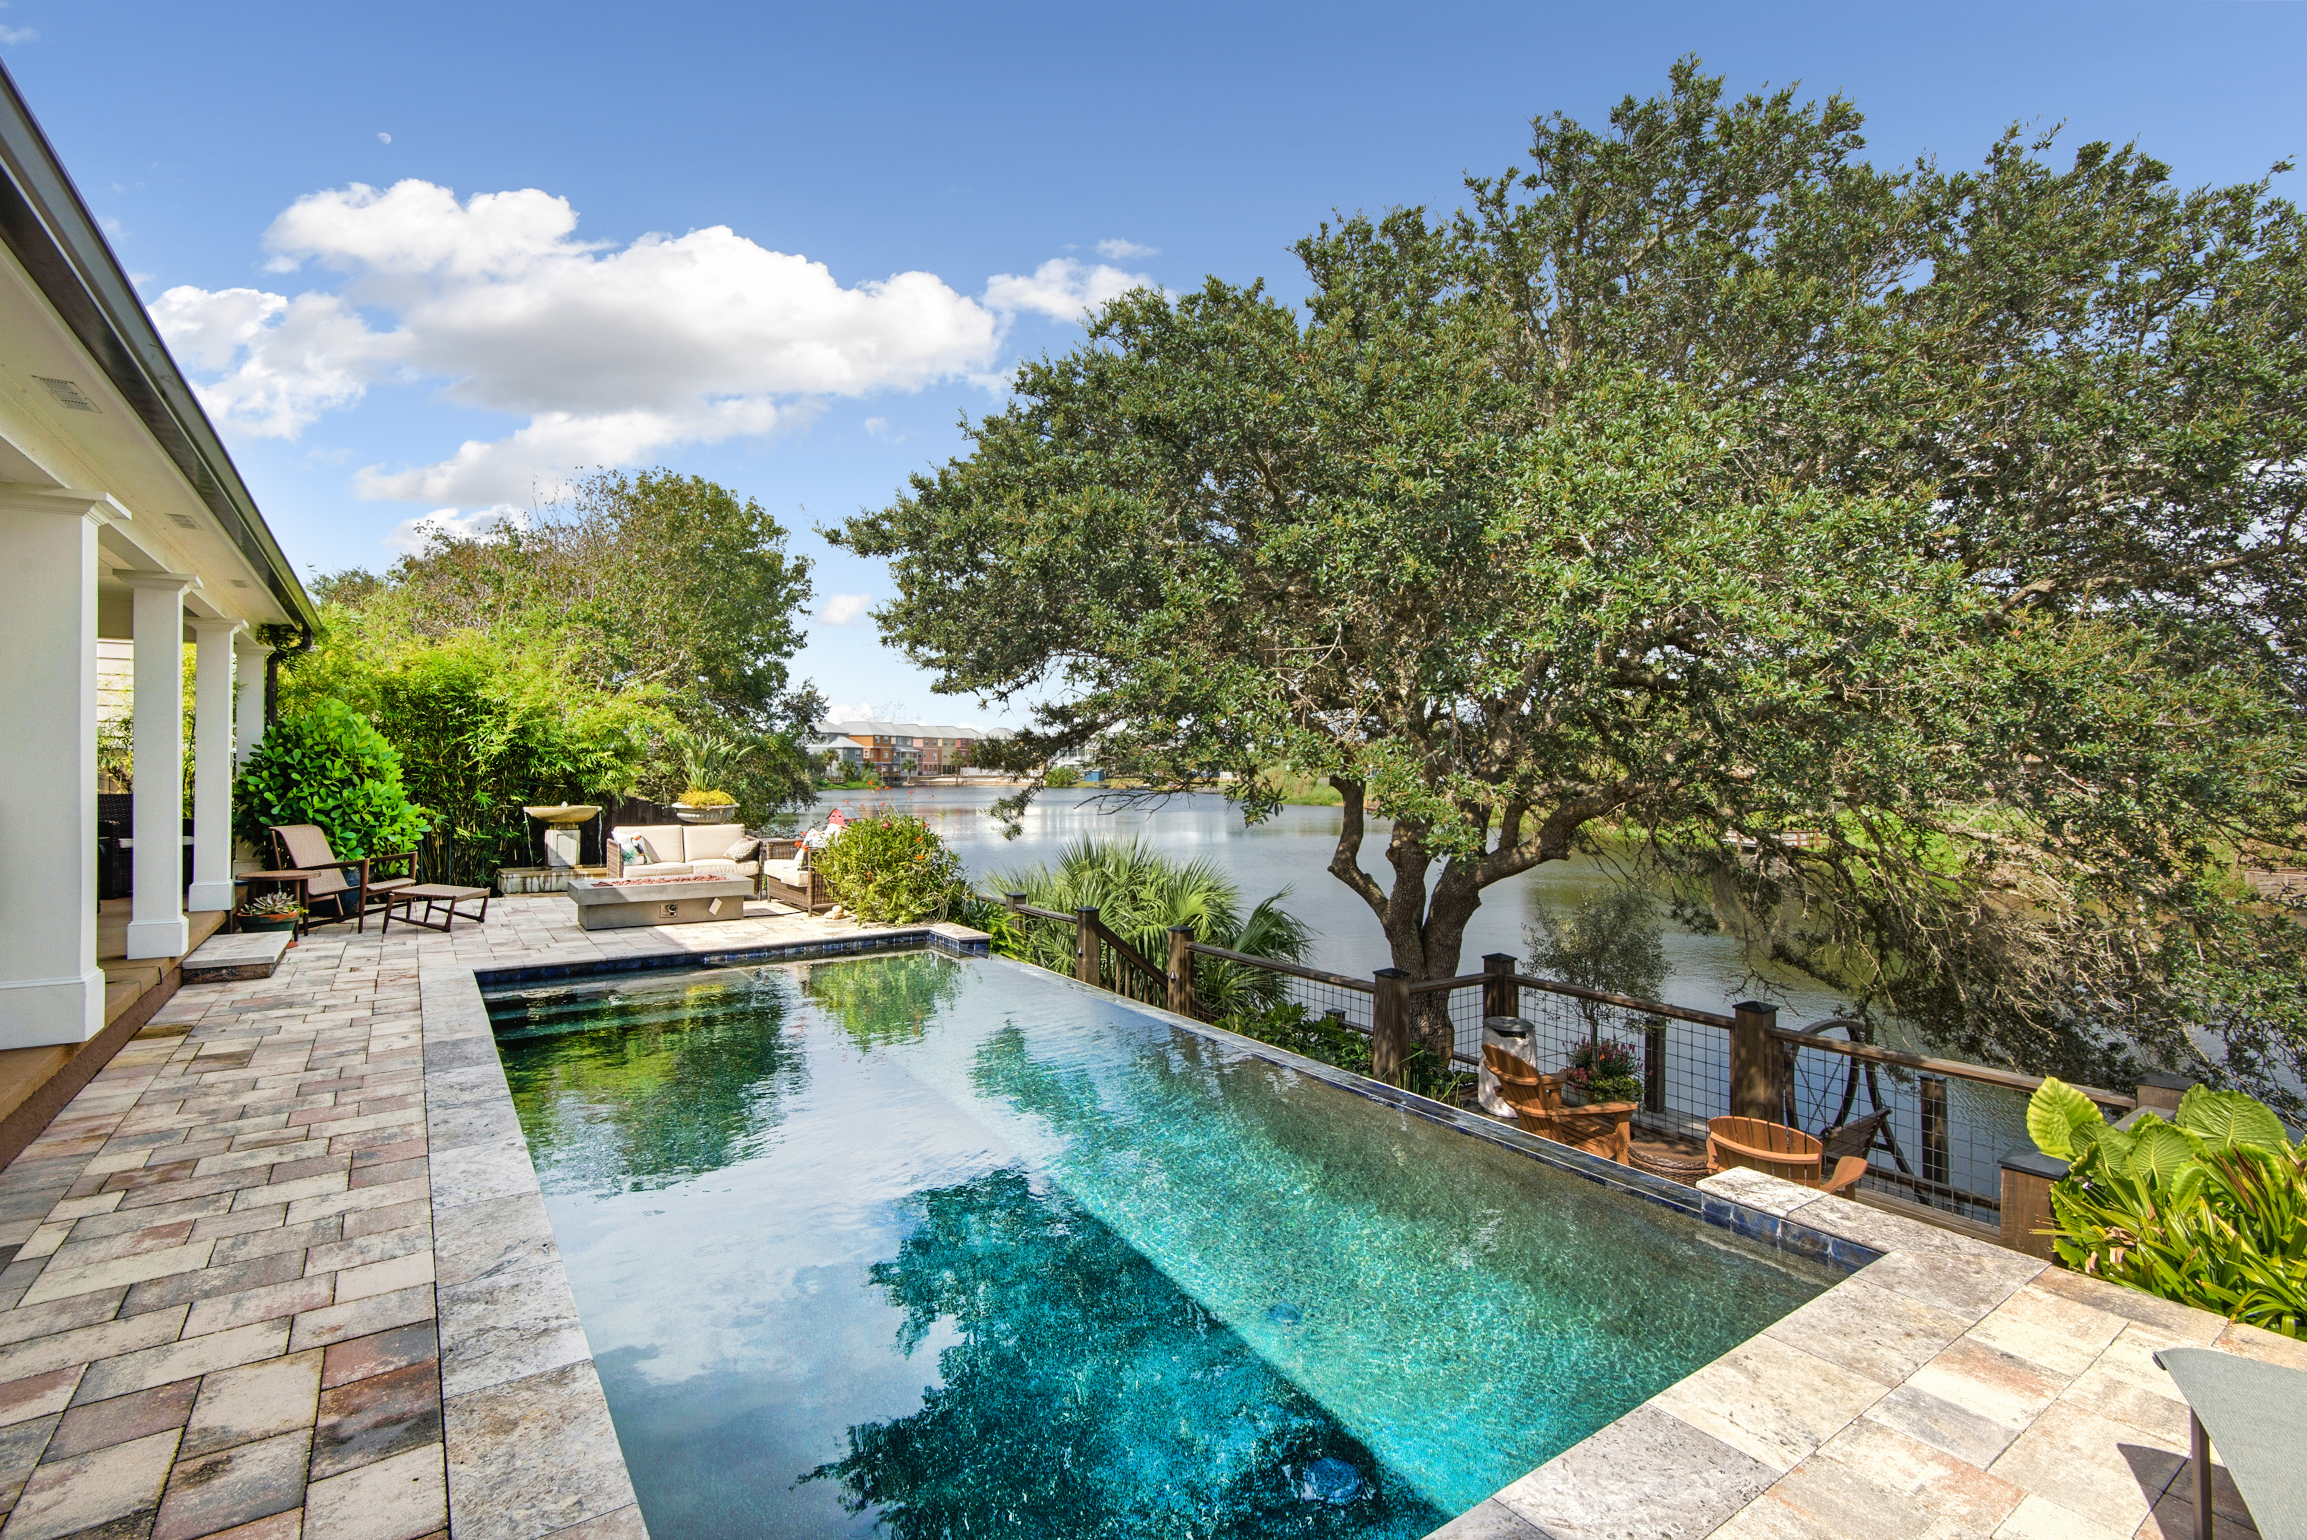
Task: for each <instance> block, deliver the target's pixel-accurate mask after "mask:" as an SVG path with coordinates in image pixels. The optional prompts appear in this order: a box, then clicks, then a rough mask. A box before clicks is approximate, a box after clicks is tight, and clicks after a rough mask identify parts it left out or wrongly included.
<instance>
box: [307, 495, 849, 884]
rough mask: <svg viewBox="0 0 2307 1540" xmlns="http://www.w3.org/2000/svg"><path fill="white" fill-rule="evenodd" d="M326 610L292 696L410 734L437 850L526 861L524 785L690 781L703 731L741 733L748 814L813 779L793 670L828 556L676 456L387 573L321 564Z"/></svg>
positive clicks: (559, 796)
mask: <svg viewBox="0 0 2307 1540" xmlns="http://www.w3.org/2000/svg"><path fill="white" fill-rule="evenodd" d="M313 590H314V594H315V596H316V597H317V598H318V599H319V600H320V601H321V621H322V625H321V631H320V634H319V637H318V638H317V640H316V642H315V645H314V646H313V648H312V649H311V650H310V651H309V652H306V653H303V654H301V655H297V656H293V657H290V658H288V659H287V660H285V666H284V668H283V670H282V673H281V691H280V709H281V711H282V712H283V713H284V714H294V713H297V712H299V711H301V710H304V709H305V708H307V707H309V706H311V705H313V704H314V703H316V702H320V701H323V700H338V701H342V702H344V703H345V704H346V705H348V706H350V707H351V708H352V709H353V710H354V711H356V712H358V713H359V714H360V715H361V716H363V717H365V718H366V719H367V720H368V721H370V722H372V723H373V724H374V725H375V726H376V728H377V730H378V731H379V732H381V733H382V734H383V736H384V738H385V739H386V740H387V741H388V742H389V743H391V744H392V746H393V747H394V748H395V749H397V750H398V751H399V754H400V759H401V773H402V779H403V781H404V783H405V785H406V787H407V790H408V794H409V796H410V798H411V799H413V800H414V801H415V802H416V803H417V804H419V805H420V806H421V807H422V808H424V809H425V810H426V813H427V814H428V816H429V818H430V820H431V833H430V834H429V835H428V836H427V847H426V848H427V853H428V857H429V861H428V864H431V865H433V869H435V870H440V869H442V868H443V867H447V868H449V869H453V871H454V872H455V874H456V876H457V878H458V879H459V880H469V881H474V882H485V881H487V880H488V879H489V877H490V876H491V875H492V874H493V873H494V871H495V869H496V868H497V867H499V866H504V865H517V864H521V863H522V862H523V860H524V859H525V853H526V852H527V850H528V842H529V834H530V828H529V824H528V821H527V819H526V818H525V816H524V815H523V814H522V812H521V809H522V808H523V807H524V806H528V805H535V804H540V803H557V802H563V801H572V802H574V801H587V800H592V799H596V798H599V797H602V796H604V795H619V794H626V793H634V794H639V795H643V796H649V797H653V798H656V799H659V800H664V801H670V800H672V798H673V797H674V796H675V795H677V794H678V793H679V792H680V791H681V790H682V789H683V785H682V783H683V781H684V776H683V773H682V771H683V764H682V760H683V750H684V747H685V746H688V745H692V744H693V743H694V742H695V741H697V738H698V736H699V735H707V736H709V737H710V738H712V739H714V740H727V742H728V747H729V753H728V762H729V764H730V769H729V770H728V771H727V776H728V779H729V781H730V784H729V785H727V786H725V787H720V788H716V789H720V790H726V791H728V792H729V793H730V794H731V795H733V796H734V797H735V798H736V799H737V804H738V811H739V815H740V816H741V817H743V818H745V819H747V820H748V821H758V820H760V819H762V818H765V817H767V816H768V815H769V814H770V813H772V812H774V811H776V810H778V809H779V808H782V807H786V806H790V805H792V804H794V803H796V802H799V801H805V800H806V799H807V798H808V796H809V795H810V766H809V764H808V760H807V757H806V752H805V748H804V745H805V744H806V742H807V737H808V733H809V730H810V725H811V723H812V722H813V721H814V720H815V718H816V717H817V716H818V715H819V714H820V712H821V710H822V702H821V701H820V700H819V698H818V697H817V696H816V694H815V692H813V691H812V690H810V689H809V688H808V687H806V686H805V685H803V686H797V685H795V684H794V683H793V681H792V680H791V678H790V676H789V673H788V670H787V667H786V664H787V660H788V659H790V658H791V657H792V655H793V653H794V652H795V651H796V650H798V648H799V647H800V645H801V633H800V630H799V625H798V622H799V616H800V613H801V612H802V610H803V608H804V607H805V606H806V605H807V603H808V600H809V595H810V585H809V563H808V561H807V560H806V559H805V558H803V557H799V556H795V555H793V554H791V553H790V552H788V551H787V550H786V531H785V530H784V528H783V527H782V526H780V525H779V524H778V523H777V522H776V520H774V519H773V518H771V517H770V516H769V514H768V513H767V512H766V511H765V510H763V509H762V507H761V505H760V504H759V503H757V502H755V501H753V500H752V499H750V498H740V497H739V496H738V495H737V494H735V493H733V492H731V491H729V490H728V489H727V488H725V487H721V486H718V485H716V484H715V483H713V482H710V481H707V480H705V479H703V478H702V477H697V476H686V475H681V474H677V473H675V472H672V471H669V470H648V471H641V472H638V473H632V474H628V473H624V472H612V471H602V472H596V473H594V474H591V475H588V476H585V477H582V478H580V479H579V480H578V481H577V482H576V483H575V484H574V486H573V487H572V489H571V490H570V491H569V493H568V494H567V495H566V496H565V497H564V498H563V499H561V500H560V501H558V502H556V503H553V504H551V505H548V506H547V507H545V508H543V509H541V510H540V511H539V512H538V513H537V515H536V516H535V517H533V518H531V519H529V520H528V521H526V522H525V523H522V524H517V525H512V526H509V527H507V528H505V529H503V530H501V531H498V532H495V533H492V534H490V535H488V536H485V537H470V536H459V535H454V534H449V533H445V532H436V533H435V534H433V535H432V536H431V538H430V539H429V540H428V542H427V543H426V545H425V546H424V547H423V548H422V549H421V550H418V551H415V552H413V553H411V554H409V555H407V556H404V557H403V558H401V559H400V560H399V561H397V562H395V563H394V564H393V565H392V566H391V567H389V568H387V569H386V570H385V571H383V572H381V573H376V572H370V571H367V570H364V569H358V568H355V569H351V570H347V571H343V572H338V573H334V574H331V575H328V576H325V577H322V578H320V579H319V580H317V581H316V582H315V583H314V585H313Z"/></svg>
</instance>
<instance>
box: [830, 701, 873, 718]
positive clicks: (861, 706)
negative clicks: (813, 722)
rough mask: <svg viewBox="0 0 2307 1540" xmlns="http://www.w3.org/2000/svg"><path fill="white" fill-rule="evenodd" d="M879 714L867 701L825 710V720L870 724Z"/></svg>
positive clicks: (853, 702)
mask: <svg viewBox="0 0 2307 1540" xmlns="http://www.w3.org/2000/svg"><path fill="white" fill-rule="evenodd" d="M880 714H881V713H880V712H878V711H876V710H875V709H874V707H873V705H872V703H871V702H869V701H852V702H851V703H850V704H848V705H846V706H828V707H826V708H825V720H826V721H828V722H870V721H872V720H873V719H874V718H876V717H878V716H879V715H880Z"/></svg>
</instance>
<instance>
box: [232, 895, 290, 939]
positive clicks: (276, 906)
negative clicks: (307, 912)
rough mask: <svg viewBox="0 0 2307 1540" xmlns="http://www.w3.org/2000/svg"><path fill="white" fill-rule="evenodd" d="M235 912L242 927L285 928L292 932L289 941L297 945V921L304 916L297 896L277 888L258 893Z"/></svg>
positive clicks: (257, 928) (261, 928)
mask: <svg viewBox="0 0 2307 1540" xmlns="http://www.w3.org/2000/svg"><path fill="white" fill-rule="evenodd" d="M233 914H234V918H235V920H236V921H237V923H238V924H239V926H240V928H241V929H242V930H244V931H245V930H285V931H288V932H290V936H289V942H288V944H289V945H290V946H294V945H296V937H295V931H296V926H297V922H298V921H299V920H302V919H303V918H304V911H303V910H302V909H300V908H298V907H297V902H296V898H295V896H294V895H292V894H290V893H287V892H283V891H280V890H277V889H276V890H275V891H273V892H270V893H261V894H258V895H257V896H256V897H254V898H252V899H250V900H248V902H246V903H244V904H242V905H241V906H240V907H239V908H238V909H237V910H235V911H233Z"/></svg>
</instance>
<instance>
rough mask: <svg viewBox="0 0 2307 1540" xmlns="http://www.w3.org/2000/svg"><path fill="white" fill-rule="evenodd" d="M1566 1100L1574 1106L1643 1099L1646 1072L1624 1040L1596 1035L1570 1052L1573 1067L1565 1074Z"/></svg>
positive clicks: (1635, 1101)
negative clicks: (1644, 1073) (1620, 1041)
mask: <svg viewBox="0 0 2307 1540" xmlns="http://www.w3.org/2000/svg"><path fill="white" fill-rule="evenodd" d="M1562 1099H1563V1101H1565V1102H1568V1103H1570V1104H1572V1105H1574V1106H1576V1105H1583V1106H1588V1107H1598V1106H1609V1105H1613V1104H1617V1103H1621V1102H1632V1103H1634V1104H1636V1105H1637V1106H1639V1105H1640V1104H1641V1101H1642V1071H1641V1069H1640V1067H1639V1065H1638V1064H1637V1063H1636V1061H1635V1058H1634V1050H1633V1049H1632V1048H1630V1047H1628V1046H1627V1045H1626V1044H1624V1043H1617V1042H1611V1041H1609V1040H1608V1039H1606V1038H1596V1039H1594V1040H1593V1041H1591V1042H1585V1043H1580V1044H1579V1045H1578V1048H1577V1051H1576V1052H1574V1053H1572V1054H1571V1055H1570V1068H1569V1070H1568V1071H1567V1072H1566V1073H1565V1074H1564V1075H1563V1077H1562Z"/></svg>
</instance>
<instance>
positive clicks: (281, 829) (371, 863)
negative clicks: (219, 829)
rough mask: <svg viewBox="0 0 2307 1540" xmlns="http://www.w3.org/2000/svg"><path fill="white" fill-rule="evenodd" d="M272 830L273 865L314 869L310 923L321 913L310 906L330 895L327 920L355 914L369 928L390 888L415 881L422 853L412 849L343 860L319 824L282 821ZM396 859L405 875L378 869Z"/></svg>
mask: <svg viewBox="0 0 2307 1540" xmlns="http://www.w3.org/2000/svg"><path fill="white" fill-rule="evenodd" d="M270 832H271V836H272V850H273V865H274V866H276V867H280V868H302V869H304V870H306V871H309V872H311V873H313V877H312V879H311V880H310V881H309V882H307V883H306V884H305V885H304V891H305V904H306V915H305V923H306V924H307V925H308V926H309V925H310V924H312V923H313V921H314V920H315V919H317V918H319V917H318V916H316V915H314V914H313V913H312V912H311V910H312V906H314V905H317V904H318V903H320V902H321V901H322V900H323V899H326V900H327V901H328V903H329V906H330V908H331V910H332V913H330V914H329V915H328V917H327V921H328V923H331V924H333V923H335V922H336V921H339V920H351V921H352V922H353V928H354V929H356V930H363V931H365V930H367V929H368V913H369V911H370V910H371V909H382V908H383V907H385V895H386V894H387V893H390V892H391V891H392V890H393V889H395V888H407V887H414V886H415V885H416V880H417V879H416V861H417V853H416V852H415V851H413V850H412V851H409V852H407V853H406V854H405V855H397V856H361V857H359V858H358V859H356V860H350V861H344V860H339V859H338V858H337V856H336V855H335V853H334V852H332V851H331V850H330V849H329V848H328V836H327V835H325V834H323V833H321V832H320V826H319V825H317V824H309V823H292V824H280V825H276V826H274V827H273V828H272V830H271V831H270ZM396 864H397V865H398V866H399V867H400V875H398V876H392V877H386V876H380V875H378V871H377V869H378V868H380V867H387V866H393V865H396Z"/></svg>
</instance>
